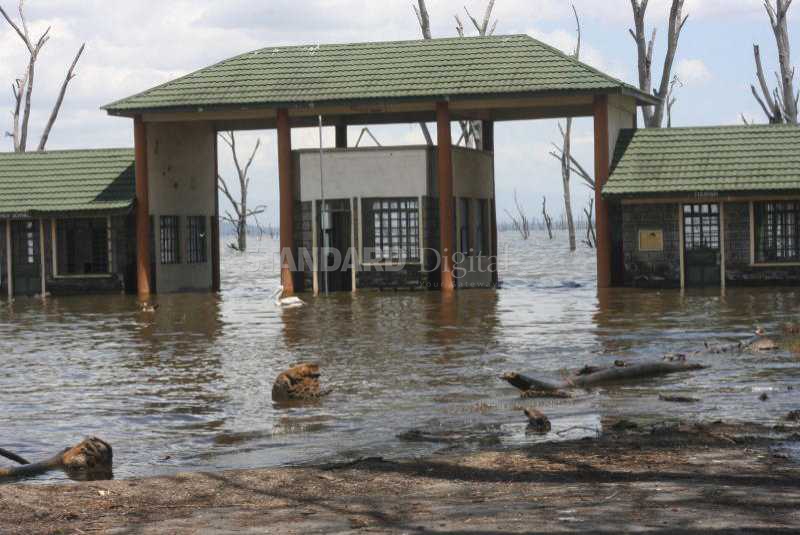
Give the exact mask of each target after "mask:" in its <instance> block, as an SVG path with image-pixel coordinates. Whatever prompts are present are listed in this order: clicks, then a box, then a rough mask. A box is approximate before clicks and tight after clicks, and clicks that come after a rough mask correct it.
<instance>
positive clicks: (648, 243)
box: [639, 229, 664, 252]
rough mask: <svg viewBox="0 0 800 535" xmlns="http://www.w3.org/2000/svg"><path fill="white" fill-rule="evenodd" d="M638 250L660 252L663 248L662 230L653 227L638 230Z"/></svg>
mask: <svg viewBox="0 0 800 535" xmlns="http://www.w3.org/2000/svg"><path fill="white" fill-rule="evenodd" d="M639 250H640V251H643V252H661V251H663V250H664V231H663V230H654V229H640V230H639Z"/></svg>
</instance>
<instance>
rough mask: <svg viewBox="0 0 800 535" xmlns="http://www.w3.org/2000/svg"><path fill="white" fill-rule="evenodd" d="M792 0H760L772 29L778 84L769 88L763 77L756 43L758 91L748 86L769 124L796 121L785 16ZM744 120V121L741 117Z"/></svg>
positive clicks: (793, 122) (796, 103)
mask: <svg viewBox="0 0 800 535" xmlns="http://www.w3.org/2000/svg"><path fill="white" fill-rule="evenodd" d="M791 5H792V0H775V5H774V6H773V5H772V0H764V8H765V9H766V10H767V15H768V16H769V22H770V25H771V26H772V31H773V33H774V34H775V41H776V43H777V45H778V63H779V65H780V73H775V76H776V78H777V79H778V84H779V87H776V88H775V89H772V90H770V87H769V84H768V83H767V79H766V77H765V76H764V67H763V64H762V62H761V49H760V47H759V46H758V45H757V44H754V45H753V55H754V56H755V60H756V77H757V78H758V84H759V87H760V89H761V95H759V94H758V89H756V86H755V85H751V86H750V89H751V91H752V93H753V96H754V97H755V99H756V101H758V104H759V105H760V106H761V109H762V110H764V114H765V115H766V116H767V120H768V121H769V122H770V123H772V124H781V123H786V124H798V111H797V109H798V100H800V91H798V92H797V93H795V91H794V74H795V69H794V67H793V66H792V56H791V48H790V46H789V29H788V24H787V16H788V13H789V7H791ZM745 122H746V121H745Z"/></svg>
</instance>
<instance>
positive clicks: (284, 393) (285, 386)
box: [272, 363, 325, 402]
mask: <svg viewBox="0 0 800 535" xmlns="http://www.w3.org/2000/svg"><path fill="white" fill-rule="evenodd" d="M319 376H320V373H319V365H318V364H309V363H301V364H296V365H294V366H292V367H291V368H289V369H288V370H286V371H285V372H283V373H281V374H280V375H279V376H278V377H277V378H276V379H275V383H273V385H272V400H273V401H277V402H285V401H309V400H315V399H319V398H320V397H321V396H323V395H324V394H325V392H323V391H322V389H321V387H320V384H319Z"/></svg>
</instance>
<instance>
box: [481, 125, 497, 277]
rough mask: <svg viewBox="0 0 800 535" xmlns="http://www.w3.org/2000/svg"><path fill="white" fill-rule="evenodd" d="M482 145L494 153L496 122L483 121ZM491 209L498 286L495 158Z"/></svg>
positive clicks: (494, 274)
mask: <svg viewBox="0 0 800 535" xmlns="http://www.w3.org/2000/svg"><path fill="white" fill-rule="evenodd" d="M481 144H482V145H483V146H482V149H483V150H484V151H486V152H491V153H494V122H493V121H482V123H481ZM489 206H490V207H491V211H492V213H491V214H489V225H490V228H489V232H490V233H491V234H490V236H491V238H492V244H491V251H490V252H489V254H490V255H491V257H492V259H491V262H490V265H492V266H494V270H493V271H492V284H494V285H497V283H498V282H499V281H498V278H499V277H498V275H499V273H498V270H499V269H500V265H499V263H498V261H497V257H498V246H497V236H498V234H497V187H496V184H495V176H494V158H492V200H491V202H490V203H489Z"/></svg>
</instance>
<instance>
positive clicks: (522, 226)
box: [506, 190, 531, 240]
mask: <svg viewBox="0 0 800 535" xmlns="http://www.w3.org/2000/svg"><path fill="white" fill-rule="evenodd" d="M514 207H515V208H516V211H517V213H516V215H514V214H512V213H511V212H509V211H508V210H506V214H507V215H508V217H509V219H511V224H512V226H513V227H514V230H516V231H517V232H519V235H520V236H521V237H522V239H523V240H527V239H528V238H530V236H531V225H530V220H529V219H528V216H526V215H525V210H523V209H522V205H521V204H520V202H519V198H518V197H517V191H516V190H514Z"/></svg>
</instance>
